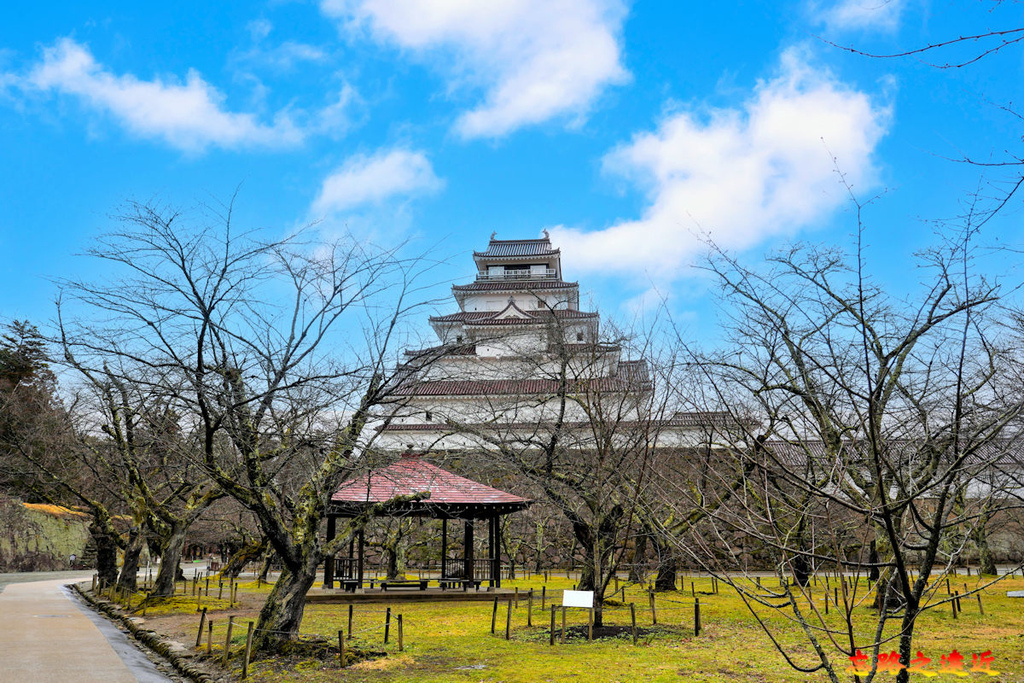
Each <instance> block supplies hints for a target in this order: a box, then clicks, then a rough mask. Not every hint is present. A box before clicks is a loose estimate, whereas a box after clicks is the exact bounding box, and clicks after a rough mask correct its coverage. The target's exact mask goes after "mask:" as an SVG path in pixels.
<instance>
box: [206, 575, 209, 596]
mask: <svg viewBox="0 0 1024 683" xmlns="http://www.w3.org/2000/svg"><path fill="white" fill-rule="evenodd" d="M206 597H210V577H209V576H207V577H206Z"/></svg>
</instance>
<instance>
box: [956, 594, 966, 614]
mask: <svg viewBox="0 0 1024 683" xmlns="http://www.w3.org/2000/svg"><path fill="white" fill-rule="evenodd" d="M953 597H954V598H955V599H956V611H957V612H963V611H964V608H963V605H961V604H960V591H953Z"/></svg>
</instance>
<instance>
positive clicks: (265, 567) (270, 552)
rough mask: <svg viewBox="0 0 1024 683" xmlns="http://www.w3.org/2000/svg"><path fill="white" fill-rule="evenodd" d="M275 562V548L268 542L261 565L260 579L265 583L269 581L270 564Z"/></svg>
mask: <svg viewBox="0 0 1024 683" xmlns="http://www.w3.org/2000/svg"><path fill="white" fill-rule="evenodd" d="M273 563H274V549H273V548H271V547H270V546H269V544H268V546H267V549H266V550H265V551H264V552H263V562H262V563H261V565H260V575H259V580H260V581H261V582H263V583H269V581H267V577H268V576H269V575H270V565H271V564H273Z"/></svg>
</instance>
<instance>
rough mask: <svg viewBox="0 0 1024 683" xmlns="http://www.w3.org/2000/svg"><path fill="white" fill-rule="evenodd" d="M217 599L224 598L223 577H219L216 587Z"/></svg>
mask: <svg viewBox="0 0 1024 683" xmlns="http://www.w3.org/2000/svg"><path fill="white" fill-rule="evenodd" d="M217 599H218V600H223V599H224V580H223V579H221V581H220V584H219V587H218V588H217Z"/></svg>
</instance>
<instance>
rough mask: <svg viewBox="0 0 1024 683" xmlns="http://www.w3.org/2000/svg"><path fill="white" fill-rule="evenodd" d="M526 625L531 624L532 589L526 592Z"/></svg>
mask: <svg viewBox="0 0 1024 683" xmlns="http://www.w3.org/2000/svg"><path fill="white" fill-rule="evenodd" d="M526 625H527V626H533V589H532V588H531V589H530V592H529V593H527V594H526Z"/></svg>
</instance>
